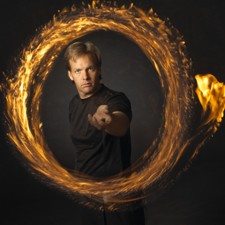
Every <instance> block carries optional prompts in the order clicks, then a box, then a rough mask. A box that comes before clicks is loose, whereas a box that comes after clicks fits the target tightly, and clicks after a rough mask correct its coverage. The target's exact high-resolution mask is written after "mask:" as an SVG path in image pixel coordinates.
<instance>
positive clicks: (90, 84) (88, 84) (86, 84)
mask: <svg viewBox="0 0 225 225" xmlns="http://www.w3.org/2000/svg"><path fill="white" fill-rule="evenodd" d="M91 86H92V83H85V84H82V87H91Z"/></svg>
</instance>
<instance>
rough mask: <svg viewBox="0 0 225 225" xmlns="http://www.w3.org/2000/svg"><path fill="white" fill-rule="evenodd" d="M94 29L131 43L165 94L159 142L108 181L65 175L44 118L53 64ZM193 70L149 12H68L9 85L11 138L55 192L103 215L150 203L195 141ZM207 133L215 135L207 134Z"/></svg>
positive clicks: (33, 45) (173, 35) (174, 35)
mask: <svg viewBox="0 0 225 225" xmlns="http://www.w3.org/2000/svg"><path fill="white" fill-rule="evenodd" d="M96 30H111V31H115V32H119V33H121V34H123V35H124V36H126V37H128V38H129V39H131V40H133V41H134V42H135V43H136V44H137V45H138V46H139V47H140V49H142V51H143V52H144V53H145V55H146V57H147V58H148V59H149V61H150V62H151V63H152V64H153V65H154V66H155V68H156V70H157V72H158V76H159V79H160V82H161V87H162V90H163V92H164V95H165V105H164V122H162V127H161V129H160V132H159V137H158V138H157V139H156V140H155V141H154V142H153V143H152V145H151V146H150V147H149V149H148V150H147V151H146V153H145V154H144V155H143V156H142V157H141V159H140V160H138V161H137V162H135V163H134V164H133V165H132V166H131V168H129V169H128V170H126V171H124V172H123V173H121V174H118V175H115V176H113V177H109V178H107V179H104V180H99V179H95V178H93V177H88V176H85V175H82V174H80V173H78V172H76V171H72V172H69V171H67V170H66V169H64V168H63V167H62V166H61V165H60V164H59V163H58V162H57V161H56V160H55V158H54V156H53V154H52V152H51V150H50V149H49V148H48V146H47V144H46V143H45V140H44V138H43V131H42V126H41V124H42V123H41V121H40V118H39V105H40V97H41V92H42V87H43V84H44V81H45V78H46V77H47V75H48V73H49V71H50V70H51V68H52V66H53V63H54V60H55V59H56V58H57V56H58V55H59V53H60V52H61V51H62V50H63V49H64V48H65V47H66V46H67V45H68V44H69V43H70V42H71V41H73V40H75V39H78V38H80V37H82V36H84V35H86V34H88V33H90V32H93V31H96ZM189 69H190V61H189V60H188V59H187V58H186V56H185V43H184V41H183V40H182V38H181V36H180V35H179V33H178V31H177V30H176V29H175V28H173V27H168V26H167V25H166V23H165V22H164V21H162V20H161V19H160V18H158V16H157V15H156V14H155V13H154V12H153V10H152V9H151V10H149V12H148V13H146V12H144V11H142V10H141V9H138V8H136V7H135V6H133V4H132V5H131V6H130V7H129V8H126V7H125V6H123V7H121V8H118V7H117V6H114V7H109V6H107V5H103V4H100V5H99V4H98V3H97V2H94V1H93V3H92V5H89V6H88V7H84V9H83V10H77V9H76V8H75V7H72V8H71V9H63V10H62V11H61V13H59V15H58V16H54V18H53V20H52V21H50V22H49V23H48V24H47V25H46V26H45V27H44V28H42V29H41V30H40V31H39V32H38V33H37V35H36V36H35V37H34V38H33V40H31V41H30V43H29V44H28V45H27V47H26V48H25V49H24V50H23V52H22V56H21V60H20V64H19V66H18V68H17V71H15V77H14V78H13V79H12V80H10V79H7V85H6V87H5V91H6V103H7V109H6V112H5V114H6V119H7V123H8V127H9V131H8V137H9V139H10V140H11V142H12V143H14V145H15V146H16V148H17V149H18V151H19V152H20V153H21V154H22V155H23V156H24V158H26V160H27V162H28V164H29V165H30V166H31V167H32V168H33V169H34V170H35V171H38V172H39V173H40V174H42V175H43V176H45V177H46V178H47V179H48V180H49V181H50V182H51V183H53V184H55V185H56V186H57V187H59V188H61V189H63V190H65V191H68V192H69V193H70V194H72V195H73V194H74V195H76V194H82V195H84V196H86V197H87V198H88V199H92V200H94V201H90V202H88V203H87V202H85V203H84V204H89V205H91V206H96V207H99V208H100V209H101V207H102V205H101V204H102V202H104V203H105V206H106V207H107V208H108V209H110V210H115V209H119V208H121V207H122V206H124V205H128V204H129V203H132V202H135V201H136V200H138V199H140V198H144V197H145V196H153V194H155V193H156V190H158V189H159V188H160V187H164V186H166V185H167V183H168V180H169V178H170V176H169V175H170V173H171V172H172V171H173V169H174V168H175V166H176V165H177V163H178V162H179V161H180V159H181V158H182V157H183V155H184V154H185V153H186V152H187V149H188V147H189V146H190V144H191V143H192V141H193V140H194V139H195V136H193V137H191V136H190V135H189V132H188V129H189V126H190V122H189V121H190V118H191V116H192V107H193V104H192V102H193V98H194V90H193V83H194V81H193V79H192V77H190V76H189V74H188V73H189ZM211 93H212V92H211ZM211 93H210V94H211ZM204 96H205V94H202V99H204ZM207 98H208V97H207ZM202 101H203V100H202ZM215 101H216V102H217V101H218V96H215ZM204 107H205V106H204ZM220 107H221V104H219V105H218V108H220ZM206 108H207V107H206ZM218 108H217V109H218ZM217 109H215V110H214V111H217ZM223 110H224V107H223V108H220V109H219V111H220V113H218V114H219V115H218V116H219V117H218V122H220V121H221V119H220V118H222V112H223ZM212 118H215V116H213V117H212ZM208 122H209V120H207V121H206V122H205V124H206V125H207V124H208ZM212 126H214V125H213V124H212ZM210 127H211V125H210ZM209 132H211V133H212V132H215V129H214V130H213V131H212V129H208V130H207V133H209ZM203 134H204V132H203ZM203 136H204V135H203ZM205 139H206V138H205V137H204V138H202V139H200V143H199V144H197V145H196V146H195V148H194V150H193V151H192V152H191V153H190V154H189V158H190V159H192V158H193V157H194V156H195V155H196V154H197V152H198V149H199V148H200V147H201V145H202V144H203V143H204V140H205Z"/></svg>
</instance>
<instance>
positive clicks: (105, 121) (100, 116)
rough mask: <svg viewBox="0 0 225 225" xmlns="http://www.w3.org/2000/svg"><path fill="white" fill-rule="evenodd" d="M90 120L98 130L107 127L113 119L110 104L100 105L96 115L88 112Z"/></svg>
mask: <svg viewBox="0 0 225 225" xmlns="http://www.w3.org/2000/svg"><path fill="white" fill-rule="evenodd" d="M88 121H89V123H90V124H91V125H92V126H94V127H95V128H97V129H98V130H102V129H105V128H106V127H107V125H109V124H110V123H111V121H112V114H111V113H110V111H109V107H108V105H100V106H99V107H98V108H97V110H96V112H95V113H94V115H91V114H88Z"/></svg>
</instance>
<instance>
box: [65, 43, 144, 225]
mask: <svg viewBox="0 0 225 225" xmlns="http://www.w3.org/2000/svg"><path fill="white" fill-rule="evenodd" d="M65 59H66V62H67V69H68V76H69V78H70V79H71V81H73V82H74V84H75V86H76V89H77V92H78V95H76V96H75V97H74V98H73V99H72V100H71V102H70V106H69V119H70V125H71V138H72V141H73V144H74V146H75V151H76V162H75V169H76V170H78V171H80V172H82V173H85V174H87V175H91V176H95V177H108V176H112V175H115V174H117V173H119V172H121V171H123V170H124V169H126V168H127V167H129V166H130V156H131V142H130V122H131V119H132V112H131V105H130V101H129V100H128V98H127V97H126V96H125V95H124V94H123V93H122V92H117V91H114V90H111V89H109V88H107V87H106V86H104V85H103V84H102V83H101V54H100V51H99V49H98V48H97V47H96V46H95V45H94V44H93V43H91V42H86V43H82V42H75V43H73V44H71V45H69V46H68V48H67V49H66V52H65ZM87 211H89V216H87V215H86V216H84V218H82V219H81V220H82V223H81V224H85V225H88V224H98V225H101V224H113V225H115V224H116V225H120V224H129V225H132V224H134V225H137V223H136V222H134V221H135V220H134V216H137V214H136V215H135V213H134V212H131V211H129V212H127V213H126V212H125V213H109V212H98V213H97V212H94V213H93V211H91V210H90V209H89V210H87ZM142 219H143V218H142ZM139 222H140V221H139ZM138 224H140V225H141V224H143V223H142V222H140V223H138Z"/></svg>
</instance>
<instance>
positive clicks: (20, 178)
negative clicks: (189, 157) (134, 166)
mask: <svg viewBox="0 0 225 225" xmlns="http://www.w3.org/2000/svg"><path fill="white" fill-rule="evenodd" d="M74 2H77V4H79V1H69V0H67V1H56V0H46V1H28V0H27V1H25V0H21V1H15V0H14V1H7V2H6V1H5V2H4V1H2V2H1V3H0V9H1V14H0V18H1V20H0V21H1V35H0V38H1V41H0V45H1V47H0V49H1V50H0V57H1V61H0V71H1V73H2V72H3V71H6V70H8V69H10V67H13V58H14V57H16V56H17V55H18V53H19V50H20V49H21V48H22V47H23V46H24V45H25V44H26V42H27V41H28V40H29V39H30V38H31V37H32V36H33V35H35V30H36V29H37V28H39V27H40V26H43V25H44V24H45V23H47V22H48V21H49V20H51V19H52V16H53V14H55V13H56V12H57V10H58V9H62V8H63V7H65V6H70V5H71V4H72V3H74ZM120 2H122V1H120ZM130 2H131V1H130ZM133 2H134V3H135V5H136V6H138V7H140V8H143V9H145V10H148V9H149V8H150V7H152V8H153V9H154V11H155V12H157V14H158V15H159V16H160V18H162V19H166V18H169V19H170V21H171V23H172V24H173V25H174V26H175V27H176V28H177V29H178V30H179V31H180V33H181V34H182V35H183V36H184V39H185V41H186V45H187V49H188V53H189V56H190V57H191V58H192V60H193V74H197V73H202V74H204V73H211V74H214V75H215V76H216V77H217V78H218V80H219V81H221V82H224V81H225V78H224V74H225V67H224V58H225V53H224V52H225V43H224V40H225V16H224V9H225V8H224V6H223V2H221V1H215V0H214V1H212V0H206V1H201V0H189V1H187V0H157V1H151V0H149V1H133ZM126 4H128V1H126ZM89 39H91V40H92V41H94V42H95V43H96V44H97V45H99V46H100V49H101V50H102V51H103V60H104V61H103V81H104V82H105V83H106V84H107V85H109V86H112V88H114V87H116V89H121V90H123V91H125V92H126V94H127V95H128V96H129V98H130V99H131V101H132V104H134V106H133V111H134V115H135V116H134V121H133V122H134V123H133V124H132V126H133V133H132V135H133V140H134V143H133V145H134V153H133V156H132V157H133V160H135V159H136V158H137V157H138V156H139V155H140V154H142V152H144V150H145V148H146V146H148V144H149V143H148V142H150V140H151V139H153V138H154V135H155V133H154V131H156V130H157V128H158V126H159V125H160V122H159V121H160V110H161V102H162V99H161V97H160V96H161V92H160V90H159V88H158V87H159V81H158V79H157V75H156V74H155V72H154V68H153V67H152V66H151V65H150V64H149V63H148V61H147V59H146V58H145V56H144V55H143V54H142V53H141V52H140V50H139V49H138V48H137V46H136V45H135V43H133V42H131V41H129V40H127V39H126V38H124V37H122V36H121V35H119V34H115V33H110V32H99V33H93V34H90V35H89V36H87V37H84V38H83V39H82V40H89ZM112 44H113V46H115V48H113V47H110V51H105V50H106V49H107V48H108V47H109V46H111V45H112ZM131 53H132V57H131ZM111 58H113V60H111ZM130 58H132V60H133V61H132V65H131V64H128V63H127V62H129V60H130ZM118 63H120V65H119V66H118V68H123V69H122V70H121V69H120V70H118V71H117V70H115V69H113V71H115V72H117V73H119V74H120V73H121V74H126V76H127V77H126V76H125V75H124V76H125V77H123V76H122V78H121V80H120V82H118V79H115V78H114V74H113V71H111V70H112V69H111V68H115V65H116V66H117V65H118ZM104 64H105V66H104ZM123 66H124V67H123ZM116 69H117V68H116ZM129 71H132V74H138V76H137V77H135V76H131V77H129V76H128V75H130V72H129ZM149 71H151V74H153V76H147V74H148V73H149ZM65 73H66V71H65V69H64V67H63V64H62V62H61V61H60V60H58V61H57V63H56V66H55V68H54V69H53V71H52V73H51V74H50V75H49V77H48V79H47V81H46V84H45V87H44V91H43V98H44V99H43V101H42V106H43V107H42V119H43V120H44V121H46V122H44V128H45V133H46V137H47V139H48V143H49V145H50V146H51V147H53V148H52V149H54V152H55V154H56V157H58V158H59V160H61V162H62V164H64V165H65V166H68V167H69V166H71V165H72V163H73V152H72V151H71V149H70V147H69V144H68V143H69V141H65V140H66V139H65V138H66V133H65V134H64V135H65V137H62V136H60V135H59V133H58V132H55V135H51V133H52V131H53V130H55V129H57V126H61V127H62V123H59V122H58V121H57V118H58V117H59V116H60V115H61V116H62V114H60V110H58V111H57V109H56V108H55V107H57V104H61V105H62V104H63V105H64V106H65V108H64V110H63V112H61V113H63V116H65V117H66V112H67V108H66V107H67V103H68V101H69V99H70V97H71V96H72V95H73V94H74V92H73V91H74V89H73V86H72V85H71V83H70V82H69V80H68V79H67V77H66V76H65ZM110 73H111V74H110ZM108 75H110V76H108ZM0 79H1V81H3V79H2V78H0ZM62 81H63V82H62ZM64 81H65V82H64ZM61 84H63V85H61ZM129 87H132V88H129ZM149 87H150V88H149ZM65 88H67V89H66V92H65ZM140 89H141V90H142V91H141V92H139V91H138V90H140ZM67 92H68V93H69V94H65V95H64V93H67ZM146 94H147V98H145V100H144V101H143V96H146ZM52 97H54V98H52ZM3 98H4V97H3V96H2V95H1V108H2V109H3V108H4V104H3ZM49 99H51V102H50V101H49ZM53 99H55V102H54V101H53ZM140 100H142V102H141V103H140V104H139V105H138V106H136V104H137V103H138V102H139V101H140ZM52 101H53V102H52ZM152 105H154V107H152ZM52 109H56V110H54V115H52V112H51V110H52ZM2 111H3V110H2ZM1 118H2V112H1ZM139 118H144V121H141V122H140V121H139ZM154 118H157V120H156V119H155V120H154ZM47 121H48V122H47ZM145 122H146V123H145ZM45 124H46V125H45ZM146 124H151V127H149V126H146ZM66 126H67V125H66V124H65V125H64V127H62V129H64V128H66ZM152 127H154V129H152ZM0 129H1V130H0V132H1V133H0V138H1V139H0V149H1V157H0V179H1V192H0V196H1V197H0V198H1V199H0V206H1V208H2V209H4V210H2V211H1V215H0V224H3V225H14V224H15V225H20V224H21V225H28V224H29V225H30V224H38V225H42V224H43V225H47V224H55V225H61V224H63V225H64V224H65V225H67V224H68V225H69V224H76V214H75V213H74V211H76V208H77V207H78V206H77V204H76V203H75V202H74V201H72V200H71V199H70V198H69V197H68V196H67V195H66V194H65V193H63V192H61V191H58V190H56V189H54V188H52V187H49V186H47V185H46V184H44V183H41V182H40V181H39V180H38V179H36V178H35V177H34V176H32V175H31V174H30V173H29V172H28V170H27V169H26V167H24V166H23V164H22V163H21V162H20V161H19V160H18V159H17V158H16V157H15V156H14V149H13V147H11V146H10V144H9V143H8V142H7V140H6V137H5V132H6V130H5V128H4V126H3V122H2V120H1V127H0ZM152 130H153V131H152ZM137 134H140V136H137ZM57 135H58V136H57ZM148 135H149V136H148ZM59 138H62V140H64V141H65V143H63V141H58V142H56V141H55V140H58V139H59ZM139 139H140V140H141V144H140V143H138V140H139ZM139 144H140V148H138V147H137V146H139ZM62 146H64V149H63V151H66V157H62V154H61V152H62V151H60V150H61V149H62ZM65 146H66V147H65ZM224 147H225V123H224V122H223V123H222V124H221V127H220V128H219V130H218V131H217V133H216V134H215V135H214V137H213V138H212V139H211V140H210V141H209V142H208V143H207V144H206V145H205V146H204V147H203V148H202V149H201V152H200V154H199V155H198V157H197V158H196V159H195V160H194V162H193V163H192V166H191V168H190V169H189V170H188V171H187V172H186V173H185V174H183V176H182V177H181V178H180V179H179V180H177V181H176V183H175V185H173V186H172V187H171V188H170V189H168V190H166V191H165V192H164V193H163V194H162V195H161V196H160V197H159V198H157V199H156V200H155V201H154V202H152V203H149V204H147V206H146V221H147V222H146V224H147V225H150V224H151V225H170V224H171V225H180V224H183V225H203V224H204V225H205V224H207V225H220V224H221V225H222V224H224V219H225V218H224V217H225V216H224V215H225V210H224V207H223V205H224V200H225V194H224V188H225V182H224V175H225V172H224V171H225V170H224V167H225V165H224V159H225V158H224V157H225V153H224ZM63 155H65V154H63ZM7 214H8V215H7Z"/></svg>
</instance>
